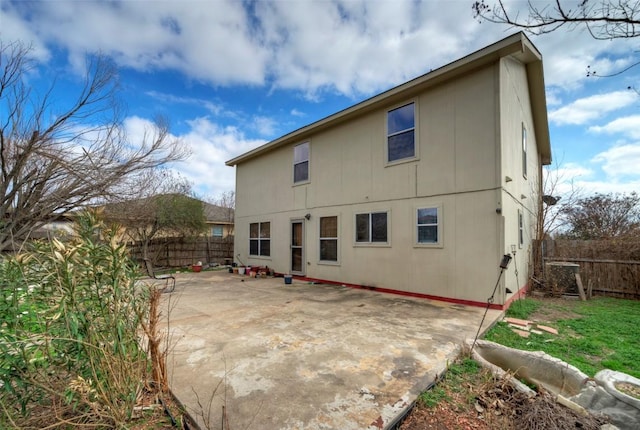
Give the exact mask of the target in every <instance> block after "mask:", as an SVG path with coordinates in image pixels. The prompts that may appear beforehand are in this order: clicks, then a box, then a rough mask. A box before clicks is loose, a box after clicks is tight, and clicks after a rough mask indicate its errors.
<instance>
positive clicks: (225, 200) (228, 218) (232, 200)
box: [213, 191, 236, 235]
mask: <svg viewBox="0 0 640 430" xmlns="http://www.w3.org/2000/svg"><path fill="white" fill-rule="evenodd" d="M213 204H214V205H216V206H219V207H221V208H223V209H224V211H223V213H224V219H223V220H222V221H225V222H227V223H229V231H228V234H229V235H233V230H234V229H233V225H234V218H235V210H236V193H235V191H225V192H223V193H222V194H220V196H219V197H218V198H216V199H214V201H213Z"/></svg>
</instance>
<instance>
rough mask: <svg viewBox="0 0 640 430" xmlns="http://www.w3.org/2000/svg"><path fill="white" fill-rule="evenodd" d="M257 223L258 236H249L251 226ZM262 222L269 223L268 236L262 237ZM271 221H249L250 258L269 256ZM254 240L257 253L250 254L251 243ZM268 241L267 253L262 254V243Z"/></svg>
mask: <svg viewBox="0 0 640 430" xmlns="http://www.w3.org/2000/svg"><path fill="white" fill-rule="evenodd" d="M255 224H258V236H257V237H251V226H252V225H255ZM263 224H269V236H268V237H262V231H263V229H262V225H263ZM271 224H272V223H271V221H256V222H251V223H249V253H248V254H249V256H250V257H252V258H271V236H272V234H271ZM252 242H255V243H257V250H258V253H257V254H252V253H251V252H252V251H251V243H252ZM265 242H268V243H269V253H268V254H263V253H262V245H263V243H265Z"/></svg>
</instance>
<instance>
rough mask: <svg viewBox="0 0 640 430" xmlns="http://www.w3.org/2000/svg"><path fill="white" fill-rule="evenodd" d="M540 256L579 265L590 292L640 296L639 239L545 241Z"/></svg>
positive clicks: (547, 259) (629, 296)
mask: <svg viewBox="0 0 640 430" xmlns="http://www.w3.org/2000/svg"><path fill="white" fill-rule="evenodd" d="M542 255H543V261H544V262H545V263H550V262H558V261H564V262H568V263H575V264H578V265H580V269H579V273H580V277H581V278H582V282H583V284H584V285H585V286H587V285H588V286H589V287H590V288H591V289H592V290H593V292H594V294H598V295H607V296H614V297H623V298H634V299H640V240H619V239H618V240H614V239H611V240H597V241H596V240H591V241H579V240H545V241H544V243H543V244H542ZM545 279H547V277H546V276H545ZM546 287H547V288H548V287H549V286H548V285H547V286H546Z"/></svg>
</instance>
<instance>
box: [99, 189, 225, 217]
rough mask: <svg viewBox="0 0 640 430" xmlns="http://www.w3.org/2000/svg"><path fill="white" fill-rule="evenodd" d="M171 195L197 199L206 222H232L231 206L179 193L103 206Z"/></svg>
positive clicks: (120, 204) (110, 205) (117, 205)
mask: <svg viewBox="0 0 640 430" xmlns="http://www.w3.org/2000/svg"><path fill="white" fill-rule="evenodd" d="M171 196H181V197H184V198H188V199H191V200H195V201H199V202H200V203H202V210H203V212H204V218H205V221H206V222H207V223H210V224H211V223H213V224H233V218H234V210H233V208H225V207H222V206H217V205H213V204H211V203H207V202H203V201H201V200H199V199H197V198H195V197H191V196H187V195H184V194H179V193H169V194H156V195H153V196H149V197H143V198H139V199H132V200H127V201H122V202H117V203H108V204H106V205H105V206H104V207H105V209H106V210H107V211H109V210H112V209H116V208H120V209H122V208H126V205H127V204H130V203H137V204H142V205H144V204H146V202H149V201H151V200H154V199H158V198H163V197H171Z"/></svg>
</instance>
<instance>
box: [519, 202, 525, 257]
mask: <svg viewBox="0 0 640 430" xmlns="http://www.w3.org/2000/svg"><path fill="white" fill-rule="evenodd" d="M523 247H524V213H523V212H522V209H518V248H519V249H522V248H523Z"/></svg>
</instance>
